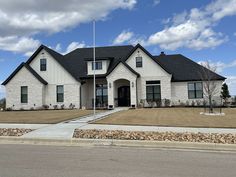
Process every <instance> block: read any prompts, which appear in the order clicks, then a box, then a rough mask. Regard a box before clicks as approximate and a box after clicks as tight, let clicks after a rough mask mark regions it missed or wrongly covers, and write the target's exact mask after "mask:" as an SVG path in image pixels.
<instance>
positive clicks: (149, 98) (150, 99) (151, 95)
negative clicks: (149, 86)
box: [146, 93, 153, 101]
mask: <svg viewBox="0 0 236 177" xmlns="http://www.w3.org/2000/svg"><path fill="white" fill-rule="evenodd" d="M146 99H147V100H148V101H153V94H149V93H147V98H146Z"/></svg>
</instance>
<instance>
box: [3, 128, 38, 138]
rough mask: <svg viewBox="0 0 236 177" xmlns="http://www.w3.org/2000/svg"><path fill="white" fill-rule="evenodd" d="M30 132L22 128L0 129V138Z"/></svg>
mask: <svg viewBox="0 0 236 177" xmlns="http://www.w3.org/2000/svg"><path fill="white" fill-rule="evenodd" d="M31 131H33V130H32V129H24V128H0V136H22V135H24V134H25V133H29V132H31Z"/></svg>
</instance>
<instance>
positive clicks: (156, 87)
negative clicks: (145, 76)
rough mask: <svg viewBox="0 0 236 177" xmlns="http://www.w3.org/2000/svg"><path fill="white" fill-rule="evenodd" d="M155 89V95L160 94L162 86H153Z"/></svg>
mask: <svg viewBox="0 0 236 177" xmlns="http://www.w3.org/2000/svg"><path fill="white" fill-rule="evenodd" d="M153 89H154V93H160V91H161V89H160V85H155V86H153Z"/></svg>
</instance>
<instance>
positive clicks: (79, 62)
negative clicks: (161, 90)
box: [3, 44, 226, 85]
mask: <svg viewBox="0 0 236 177" xmlns="http://www.w3.org/2000/svg"><path fill="white" fill-rule="evenodd" d="M137 48H140V49H142V50H143V51H144V52H145V53H146V54H147V55H148V56H149V57H150V58H151V59H153V60H154V61H155V62H156V63H157V64H158V65H160V66H161V67H162V68H163V69H164V70H165V71H166V72H167V73H169V74H172V82H180V81H195V80H202V78H201V74H200V73H201V72H202V71H203V67H202V66H201V65H199V64H197V63H196V62H194V61H192V60H190V59H188V58H187V57H185V56H183V55H180V54H177V55H164V54H163V55H159V56H152V55H151V54H150V53H149V52H148V51H147V50H146V49H145V48H143V47H142V46H141V45H140V44H137V45H136V46H135V47H134V46H132V45H124V46H108V47H96V58H97V59H105V58H106V59H109V60H110V65H109V67H108V70H107V73H106V74H103V75H97V76H96V77H97V78H104V77H106V76H107V75H108V74H110V73H111V72H112V71H113V70H114V68H115V67H116V66H117V65H118V64H119V63H123V64H125V66H126V65H127V64H126V63H125V61H126V60H127V59H128V58H129V57H130V56H131V55H132V53H133V52H134V51H135V50H136V49H137ZM42 49H45V50H46V51H47V52H48V53H49V54H50V55H51V56H52V57H53V58H54V59H55V60H56V61H57V62H58V63H59V64H60V65H61V66H62V67H63V68H64V69H65V70H67V71H68V72H69V73H70V74H71V75H72V76H73V77H74V78H75V79H76V80H78V81H81V79H86V78H92V76H88V75H87V61H88V60H91V59H92V58H93V48H78V49H76V50H74V51H72V52H70V53H68V54H66V55H64V56H63V55H61V54H59V53H57V52H56V51H54V50H52V49H50V48H48V47H46V46H44V45H41V46H40V47H39V48H38V49H37V50H36V52H35V53H34V54H33V55H32V56H31V57H30V58H29V60H28V61H27V62H26V64H27V66H29V64H30V62H31V61H32V60H33V59H34V58H35V56H36V55H37V54H38V53H39V52H40V51H41V50H42ZM19 67H20V66H19ZM19 67H18V68H19ZM126 67H127V68H128V69H129V70H130V71H131V72H133V73H134V74H136V75H137V76H139V74H138V73H137V72H136V71H134V70H133V69H132V68H131V67H129V66H126ZM18 68H17V69H18ZM17 69H16V70H17ZM31 69H32V68H31ZM31 69H30V70H31ZM17 72H18V71H17ZM34 72H35V71H31V73H32V74H33V73H34ZM14 73H15V71H14V72H13V74H12V75H15V74H16V73H15V74H14ZM210 73H211V74H212V78H213V79H215V80H225V79H226V78H224V77H223V76H220V75H218V74H216V73H214V72H210ZM12 75H11V76H12ZM36 75H38V74H37V73H36V72H35V73H34V76H36ZM11 76H10V77H9V78H10V79H11V78H12V77H11ZM38 76H39V75H38ZM38 76H37V77H38ZM13 77H14V76H13ZM39 77H40V76H39ZM39 77H38V78H39ZM9 78H8V79H7V80H6V81H7V82H8V80H9ZM40 78H41V77H40ZM40 80H42V78H41V79H40ZM6 81H5V82H4V83H3V85H5V84H6ZM43 82H44V81H43ZM43 82H42V83H43ZM45 82H46V81H45ZM45 82H44V83H45Z"/></svg>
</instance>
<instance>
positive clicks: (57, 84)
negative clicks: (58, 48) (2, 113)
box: [2, 44, 225, 110]
mask: <svg viewBox="0 0 236 177" xmlns="http://www.w3.org/2000/svg"><path fill="white" fill-rule="evenodd" d="M92 50H93V49H92V48H80V49H76V50H74V51H72V52H70V53H68V54H66V55H64V56H63V55H61V54H59V53H57V52H55V51H53V50H52V49H49V48H48V47H46V46H44V45H42V46H40V47H39V48H38V49H37V51H36V52H35V53H34V54H33V55H32V56H31V57H30V58H29V60H28V61H26V62H25V63H22V64H21V65H20V66H19V67H18V68H17V69H16V70H15V71H14V72H13V73H12V74H11V75H10V76H9V77H8V78H7V79H6V80H5V81H4V82H3V83H2V85H5V87H6V107H7V108H12V109H14V110H18V109H32V108H34V109H37V108H41V107H42V106H43V105H44V106H45V105H47V106H49V108H51V109H53V107H54V106H55V105H57V106H59V107H60V106H61V105H63V106H64V107H65V108H68V107H71V106H74V107H75V108H92V106H93V71H94V70H95V73H96V106H97V107H108V108H114V107H117V106H130V107H137V106H138V105H140V103H143V102H144V101H145V100H146V101H145V103H148V102H152V101H157V100H161V99H162V100H163V99H168V100H170V102H171V104H172V105H178V104H181V103H185V102H186V101H196V100H200V101H202V100H203V99H204V93H203V92H204V91H203V84H204V81H202V79H201V76H200V72H201V70H202V68H203V67H202V66H200V65H198V64H197V63H195V62H193V61H192V60H190V59H188V58H186V57H184V56H183V55H165V54H164V53H161V54H160V55H159V56H153V55H151V54H150V53H149V52H148V51H147V50H146V49H144V48H143V47H142V46H141V45H140V44H137V45H136V46H131V45H127V46H110V47H97V48H96V64H95V68H93V65H92V63H93V61H92V60H93V51H92ZM211 74H212V76H213V77H212V78H214V80H215V81H216V83H217V93H216V95H218V96H219V95H220V91H221V85H222V83H223V81H224V80H225V78H224V77H222V76H220V75H218V74H216V73H213V72H211Z"/></svg>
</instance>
